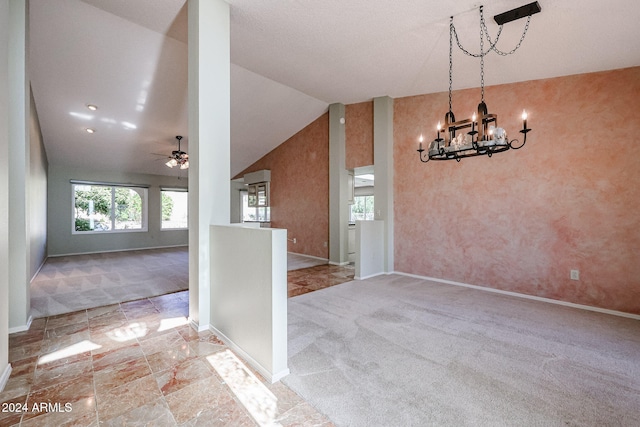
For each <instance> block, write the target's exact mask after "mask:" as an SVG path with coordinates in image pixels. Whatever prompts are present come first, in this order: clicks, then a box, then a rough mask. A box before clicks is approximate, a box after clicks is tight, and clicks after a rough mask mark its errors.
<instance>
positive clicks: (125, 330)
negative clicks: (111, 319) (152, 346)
mask: <svg viewBox="0 0 640 427" xmlns="http://www.w3.org/2000/svg"><path fill="white" fill-rule="evenodd" d="M148 331H149V328H147V324H146V323H145V322H133V323H129V324H128V325H127V326H124V327H122V328H115V329H113V330H111V331H109V332H107V336H108V337H109V338H111V339H112V340H113V341H117V342H125V341H131V340H135V339H136V338H141V337H143V336H145V335H147V332H148Z"/></svg>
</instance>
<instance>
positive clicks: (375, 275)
mask: <svg viewBox="0 0 640 427" xmlns="http://www.w3.org/2000/svg"><path fill="white" fill-rule="evenodd" d="M382 275H385V276H388V275H389V274H388V273H385V272H380V273H376V274H370V275H368V276H364V277H360V276H353V278H354V279H355V280H366V279H371V278H372V277H378V276H382Z"/></svg>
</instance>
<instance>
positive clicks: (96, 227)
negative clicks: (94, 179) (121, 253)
mask: <svg viewBox="0 0 640 427" xmlns="http://www.w3.org/2000/svg"><path fill="white" fill-rule="evenodd" d="M144 191H145V190H143V189H140V188H127V187H110V186H104V185H74V198H75V231H110V230H113V229H117V230H125V229H132V230H136V229H137V230H140V229H142V228H143V224H142V220H143V218H142V210H143V206H142V205H143V194H144V193H143V192H144Z"/></svg>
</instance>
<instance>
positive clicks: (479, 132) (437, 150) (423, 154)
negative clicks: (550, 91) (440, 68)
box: [417, 2, 541, 163]
mask: <svg viewBox="0 0 640 427" xmlns="http://www.w3.org/2000/svg"><path fill="white" fill-rule="evenodd" d="M540 10H541V9H540V5H539V4H538V2H534V3H530V4H528V5H525V6H521V7H519V8H516V9H513V10H510V11H508V12H505V13H502V14H500V15H496V16H495V17H494V19H495V20H496V22H498V24H499V25H500V27H499V30H498V33H497V35H496V38H495V40H492V39H491V37H490V35H489V32H488V31H487V26H486V23H485V21H484V13H483V6H480V53H479V54H474V53H471V52H469V51H468V50H466V49H465V48H464V47H463V46H462V44H461V43H460V40H459V39H458V34H457V32H456V29H455V26H454V25H453V16H452V17H451V19H450V23H449V111H448V112H447V113H446V114H445V117H444V127H441V125H440V123H438V126H437V129H436V131H437V137H436V139H434V140H433V141H432V142H431V143H430V144H429V148H428V150H425V149H424V148H423V147H422V142H423V141H422V136H420V148H419V149H418V150H417V151H418V154H419V155H420V161H422V162H423V163H426V162H428V161H429V160H456V161H458V162H459V161H460V160H461V159H463V158H465V157H476V156H483V155H486V156H488V157H491V156H492V155H493V154H495V153H501V152H504V151H507V150H509V149H514V150H518V149H520V148H522V147H523V146H524V145H525V143H526V142H527V133H529V132H530V131H531V129H530V128H528V127H527V114H526V112H524V111H523V113H522V129H521V130H520V133H522V134H523V136H522V142H520V141H519V140H518V139H512V140H509V139H508V138H507V134H506V131H505V130H504V129H502V128H499V127H498V116H497V115H496V114H491V113H489V112H488V108H487V104H486V103H485V101H484V57H485V55H486V54H488V53H489V52H491V51H492V50H493V51H495V52H496V53H498V54H499V55H502V56H506V55H510V54H512V53H514V52H515V51H516V50H517V49H518V48H519V47H520V45H521V44H522V41H523V40H524V37H525V35H526V33H527V30H528V28H529V23H530V21H531V15H532V14H535V13H538V12H540ZM525 16H527V23H526V25H525V29H524V31H523V33H522V37H521V38H520V41H519V42H518V44H517V45H516V47H515V48H514V49H512V50H511V51H510V52H503V51H500V50H499V49H497V48H496V45H497V43H498V39H499V38H500V34H501V33H502V25H503V24H504V23H506V22H511V21H513V20H516V19H519V18H523V17H525ZM454 38H455V39H456V42H457V45H458V47H459V48H460V50H462V51H463V52H464V53H465V54H466V55H469V56H473V57H479V58H480V87H481V101H480V103H479V104H478V110H477V115H476V114H474V115H473V117H472V118H471V119H464V120H459V121H456V119H455V115H454V114H453V110H452V86H453V39H454ZM485 38H486V39H487V40H488V42H489V44H490V46H489V48H488V49H487V50H486V51H485V50H484V39H485ZM441 133H442V135H443V136H444V137H441Z"/></svg>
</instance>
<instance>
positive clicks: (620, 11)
mask: <svg viewBox="0 0 640 427" xmlns="http://www.w3.org/2000/svg"><path fill="white" fill-rule="evenodd" d="M229 3H230V5H231V61H232V65H231V173H232V175H234V174H236V173H238V172H240V171H241V170H242V169H244V168H245V167H247V166H248V165H250V164H251V163H253V162H254V161H255V160H257V159H259V158H260V157H262V156H263V155H264V154H266V153H267V152H269V151H270V150H272V149H273V148H275V147H276V146H277V145H279V144H280V143H282V142H284V141H285V140H286V139H287V138H289V137H290V136H292V135H293V134H295V133H296V132H297V131H299V130H300V129H302V128H303V127H304V126H306V125H307V124H309V123H310V122H311V121H313V120H314V119H315V118H317V117H318V116H319V115H321V114H322V113H323V112H324V111H326V109H327V106H328V105H329V104H331V103H334V102H342V103H345V104H349V103H354V102H361V101H367V100H370V99H372V98H373V97H377V96H384V95H388V96H391V97H394V98H395V97H403V96H410V95H417V94H422V93H432V92H440V91H445V90H447V88H448V43H449V32H448V31H449V28H448V27H449V16H451V15H454V16H455V24H456V28H457V29H458V33H459V35H460V38H461V41H462V42H463V43H464V44H465V45H466V46H468V47H469V48H470V49H472V50H474V51H477V50H478V48H477V46H478V44H479V28H478V9H477V7H478V6H479V5H480V4H481V3H479V2H477V1H471V0H462V1H442V0H403V1H397V0H349V1H344V0H322V1H319V0H286V1H285V0H282V1H264V0H229ZM526 3H528V0H524V1H521V0H498V1H492V2H487V4H486V5H485V6H484V11H485V16H486V18H487V22H488V25H489V29H490V31H491V32H492V33H493V34H495V32H496V31H497V26H496V25H495V23H494V22H493V19H492V17H493V16H494V15H496V14H498V13H501V12H504V11H507V10H510V9H513V8H515V7H518V6H521V5H523V4H526ZM539 3H540V5H541V7H542V12H541V13H539V14H536V15H534V16H533V17H532V19H531V26H530V28H529V32H528V35H527V37H526V39H525V41H524V43H523V45H522V47H521V49H520V50H518V52H516V53H515V54H514V55H512V56H509V57H500V56H498V55H495V54H491V55H490V56H488V57H487V58H486V67H485V68H486V76H485V80H486V84H487V85H493V84H501V83H511V82H517V81H526V80H532V79H540V78H547V77H555V76H562V75H569V74H577V73H584V72H591V71H601V70H607V69H615V68H624V67H629V66H637V65H640V25H638V24H637V23H638V22H640V2H636V1H633V0H612V1H609V2H602V1H599V0H598V1H597V0H540V1H539ZM524 23H525V20H518V21H515V22H512V23H509V24H506V25H505V26H504V30H503V35H502V37H501V43H500V45H499V46H501V47H503V49H507V48H509V49H510V48H511V47H512V46H513V45H514V44H515V43H517V41H518V38H519V36H520V34H521V32H522V29H523V27H524ZM186 34H187V13H186V2H185V0H135V1H125V0H54V1H52V0H31V1H30V63H29V70H30V71H29V72H30V78H31V82H32V87H33V92H34V98H35V101H36V106H37V109H38V115H39V119H40V122H41V127H42V133H43V136H44V141H45V147H46V150H47V155H48V157H49V161H50V163H52V164H55V165H62V166H81V167H84V168H90V169H112V170H119V171H126V172H144V173H155V174H168V175H172V174H173V175H175V174H177V172H176V171H175V170H172V169H168V168H167V167H166V166H164V161H163V158H162V156H161V155H155V154H153V153H159V154H163V153H166V154H168V153H169V152H170V151H171V150H173V149H175V148H176V143H175V136H176V135H184V136H185V140H186V141H187V142H188V135H187V65H186V64H187V45H186V41H187V36H186ZM477 86H479V64H478V61H477V60H473V59H471V58H469V57H466V56H464V55H463V54H462V53H461V52H460V51H459V50H458V49H457V48H456V47H454V89H460V88H466V87H477ZM487 102H491V100H487ZM87 103H92V104H96V105H98V106H99V110H98V111H97V112H91V111H89V110H88V109H86V104H87ZM86 127H92V128H95V129H96V130H97V132H96V133H95V134H93V135H89V134H87V133H86V132H85V131H84V129H85V128H86ZM185 148H186V149H187V151H188V143H187V144H184V145H183V149H185Z"/></svg>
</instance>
